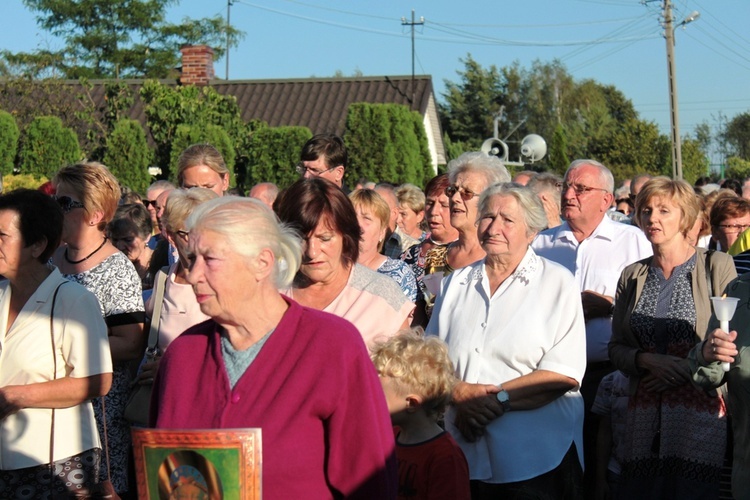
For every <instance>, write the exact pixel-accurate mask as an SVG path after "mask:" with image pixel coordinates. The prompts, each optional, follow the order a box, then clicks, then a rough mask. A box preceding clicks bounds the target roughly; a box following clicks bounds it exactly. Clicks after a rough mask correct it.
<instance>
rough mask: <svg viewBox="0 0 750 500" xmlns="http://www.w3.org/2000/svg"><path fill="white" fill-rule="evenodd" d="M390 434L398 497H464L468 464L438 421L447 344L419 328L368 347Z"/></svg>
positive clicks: (448, 369)
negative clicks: (393, 434) (393, 436)
mask: <svg viewBox="0 0 750 500" xmlns="http://www.w3.org/2000/svg"><path fill="white" fill-rule="evenodd" d="M371 357H372V361H373V363H374V364H375V368H376V369H377V370H378V374H379V375H380V381H381V383H382V384H383V391H384V392H385V398H386V402H387V403H388V410H389V411H390V413H391V422H392V423H393V425H394V431H395V432H396V458H397V459H398V475H399V479H398V498H399V499H436V498H445V499H454V500H455V499H458V500H461V499H469V498H470V493H469V467H468V464H467V463H466V457H464V454H463V452H462V451H461V448H459V446H458V444H457V443H456V442H455V441H454V440H453V438H452V437H451V435H450V434H448V433H447V432H446V431H445V430H443V429H442V428H441V427H440V425H438V421H439V420H440V417H441V416H442V414H443V412H444V411H445V407H446V405H447V404H448V403H449V402H450V395H451V392H452V389H453V385H454V384H455V376H454V369H453V363H451V360H450V359H449V357H448V347H447V346H446V344H445V343H444V342H443V341H442V340H440V339H438V338H437V337H427V338H425V337H424V333H423V331H422V329H421V328H416V329H412V330H406V331H403V332H399V334H398V335H396V336H394V337H391V338H390V339H388V340H387V341H385V342H381V343H378V344H375V345H374V346H373V348H372V355H371Z"/></svg>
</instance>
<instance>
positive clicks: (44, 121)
mask: <svg viewBox="0 0 750 500" xmlns="http://www.w3.org/2000/svg"><path fill="white" fill-rule="evenodd" d="M18 158H19V170H20V173H22V174H31V175H34V176H44V177H48V178H51V177H52V176H53V175H54V174H55V173H56V172H57V171H58V170H60V168H62V167H64V166H65V165H70V164H71V163H75V162H77V161H80V160H81V149H80V147H79V146H78V137H77V136H76V134H75V132H73V131H72V130H71V129H69V128H66V127H64V126H63V124H62V121H61V120H60V119H59V118H57V117H55V116H39V117H37V118H34V119H33V120H32V121H31V123H29V126H28V128H27V129H26V133H25V134H24V137H23V140H22V141H21V150H20V151H19V153H18Z"/></svg>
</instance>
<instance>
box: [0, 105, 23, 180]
mask: <svg viewBox="0 0 750 500" xmlns="http://www.w3.org/2000/svg"><path fill="white" fill-rule="evenodd" d="M20 135H21V132H20V131H19V130H18V125H16V119H15V118H13V115H11V114H10V113H8V112H7V111H0V174H2V175H8V174H12V173H13V167H14V162H15V159H16V153H17V152H18V137H19V136H20Z"/></svg>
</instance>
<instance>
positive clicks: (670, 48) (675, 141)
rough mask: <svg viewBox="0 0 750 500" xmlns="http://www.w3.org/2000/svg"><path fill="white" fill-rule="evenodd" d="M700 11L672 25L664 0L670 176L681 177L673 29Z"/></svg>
mask: <svg viewBox="0 0 750 500" xmlns="http://www.w3.org/2000/svg"><path fill="white" fill-rule="evenodd" d="M700 15H701V14H700V12H698V11H693V12H692V13H691V14H690V15H689V16H688V17H686V18H685V19H683V20H682V22H681V23H679V24H678V25H677V26H673V20H672V4H671V2H670V0H664V35H665V37H666V39H667V72H668V76H669V111H670V121H671V124H672V177H674V178H675V179H682V144H681V139H680V116H679V107H678V104H677V76H676V74H675V65H674V31H675V29H676V28H677V27H679V26H683V27H684V26H685V25H686V24H689V23H692V22H693V21H695V20H696V19H698V17H700Z"/></svg>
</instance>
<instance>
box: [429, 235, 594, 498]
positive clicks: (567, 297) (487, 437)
mask: <svg viewBox="0 0 750 500" xmlns="http://www.w3.org/2000/svg"><path fill="white" fill-rule="evenodd" d="M427 333H428V334H430V335H437V336H439V337H440V338H441V339H443V340H444V341H445V342H447V344H448V349H449V354H450V358H451V360H452V361H453V363H454V364H455V366H456V373H457V375H458V377H459V378H460V379H461V380H462V381H464V382H469V383H472V384H493V385H502V384H503V383H504V382H506V381H508V380H512V379H515V378H518V377H520V376H523V375H528V374H530V373H532V372H533V371H536V370H549V371H552V372H556V373H560V374H562V375H565V376H568V377H571V378H573V379H575V380H576V381H578V383H579V384H580V382H581V380H582V378H583V374H584V372H585V370H586V340H585V328H584V321H583V309H582V307H581V297H580V294H579V292H578V289H577V287H576V286H575V282H574V280H573V276H572V275H571V274H570V272H568V271H567V270H566V269H565V268H563V267H562V266H560V265H558V264H555V263H554V262H550V261H548V260H545V259H542V258H540V257H539V256H537V255H536V254H535V253H534V251H533V250H531V249H529V250H528V251H527V253H526V255H525V257H524V258H523V260H522V261H521V263H520V264H519V265H518V267H517V269H516V271H515V272H514V273H513V274H512V275H511V276H509V277H508V278H507V279H506V280H505V281H504V282H503V283H502V284H501V285H500V287H499V288H498V289H497V290H496V291H495V293H494V295H492V296H490V292H489V280H488V278H487V276H486V273H485V268H484V261H479V262H475V263H474V264H471V265H470V266H467V267H464V268H462V269H458V270H456V271H454V272H453V274H451V275H450V276H448V277H447V278H445V279H444V280H443V283H442V290H441V294H440V296H439V297H438V299H437V301H436V303H435V309H434V310H433V313H432V318H431V320H430V323H429V325H428V326H427ZM454 418H455V417H454V414H453V412H452V410H451V409H449V410H448V412H447V413H446V417H445V423H446V428H447V429H448V431H449V432H450V433H451V435H453V437H454V438H456V441H457V442H458V443H459V444H460V445H461V449H462V450H463V451H464V454H465V455H466V459H467V460H468V462H469V472H470V475H471V479H476V480H481V481H485V482H489V483H508V482H515V481H521V480H525V479H530V478H532V477H536V476H538V475H540V474H543V473H545V472H549V471H550V470H552V469H554V468H555V467H557V466H558V465H559V464H560V461H561V460H562V458H563V457H564V456H565V453H567V451H568V450H569V449H570V445H571V444H572V443H573V442H575V443H576V447H577V448H578V450H579V452H580V451H581V450H583V448H582V446H581V444H582V441H581V440H582V428H583V400H582V398H581V395H580V393H579V392H578V391H577V390H575V391H569V392H568V393H566V394H565V395H564V396H562V397H560V398H558V399H556V400H555V401H553V402H551V403H549V404H547V405H545V406H542V407H541V408H537V409H535V410H529V411H510V412H508V413H506V414H504V415H503V416H502V417H500V418H498V419H496V420H494V421H493V422H492V423H490V424H489V425H488V426H487V428H486V430H485V433H484V435H483V436H482V437H481V438H480V439H479V440H478V441H476V442H474V443H469V442H467V441H466V440H465V439H464V438H463V437H462V436H461V433H460V432H458V430H457V429H456V428H455V426H454V425H453V422H454ZM579 458H581V459H582V457H581V456H580V453H579Z"/></svg>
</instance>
